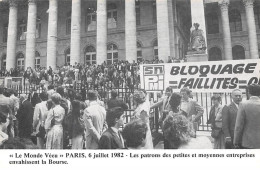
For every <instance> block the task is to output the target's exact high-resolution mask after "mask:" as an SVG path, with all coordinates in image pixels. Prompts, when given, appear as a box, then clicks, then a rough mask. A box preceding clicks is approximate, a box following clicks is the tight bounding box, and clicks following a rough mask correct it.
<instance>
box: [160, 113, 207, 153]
mask: <svg viewBox="0 0 260 171" xmlns="http://www.w3.org/2000/svg"><path fill="white" fill-rule="evenodd" d="M193 129H194V128H193V124H192V122H190V121H189V120H188V119H187V118H186V117H185V116H184V115H182V114H179V113H171V114H169V115H168V116H167V117H166V119H165V120H164V122H163V132H164V135H165V138H166V139H167V140H168V142H169V145H170V149H212V143H211V141H210V139H209V138H208V137H206V136H197V137H196V138H194V135H193V134H194V130H193Z"/></svg>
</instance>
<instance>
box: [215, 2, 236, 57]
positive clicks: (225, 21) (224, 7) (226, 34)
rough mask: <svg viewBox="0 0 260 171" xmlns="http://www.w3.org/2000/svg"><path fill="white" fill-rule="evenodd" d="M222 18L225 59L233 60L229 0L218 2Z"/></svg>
mask: <svg viewBox="0 0 260 171" xmlns="http://www.w3.org/2000/svg"><path fill="white" fill-rule="evenodd" d="M218 4H219V7H220V11H221V19H222V28H223V41H224V59H225V60H232V59H233V57H232V44H231V35H230V27H229V17H228V5H229V0H220V1H219V2H218Z"/></svg>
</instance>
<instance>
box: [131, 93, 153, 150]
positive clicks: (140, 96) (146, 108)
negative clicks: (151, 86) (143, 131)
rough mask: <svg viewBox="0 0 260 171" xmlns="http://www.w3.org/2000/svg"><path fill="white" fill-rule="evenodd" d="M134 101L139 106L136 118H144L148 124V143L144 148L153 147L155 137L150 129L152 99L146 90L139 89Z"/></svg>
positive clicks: (135, 114)
mask: <svg viewBox="0 0 260 171" xmlns="http://www.w3.org/2000/svg"><path fill="white" fill-rule="evenodd" d="M134 101H135V103H136V104H137V107H136V109H135V111H134V114H133V116H134V119H142V120H143V122H145V123H146V124H147V129H148V130H147V135H146V144H145V146H144V149H153V138H152V133H151V129H150V122H149V117H150V101H149V95H147V94H146V92H144V90H137V91H135V92H134Z"/></svg>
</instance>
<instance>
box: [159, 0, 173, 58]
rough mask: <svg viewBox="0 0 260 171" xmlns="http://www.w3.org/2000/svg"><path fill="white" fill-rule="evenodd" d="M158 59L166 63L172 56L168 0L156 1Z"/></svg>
mask: <svg viewBox="0 0 260 171" xmlns="http://www.w3.org/2000/svg"><path fill="white" fill-rule="evenodd" d="M156 11H157V38H158V58H159V60H163V61H164V62H167V61H168V57H169V56H170V55H171V44H170V27H169V15H168V0H156Z"/></svg>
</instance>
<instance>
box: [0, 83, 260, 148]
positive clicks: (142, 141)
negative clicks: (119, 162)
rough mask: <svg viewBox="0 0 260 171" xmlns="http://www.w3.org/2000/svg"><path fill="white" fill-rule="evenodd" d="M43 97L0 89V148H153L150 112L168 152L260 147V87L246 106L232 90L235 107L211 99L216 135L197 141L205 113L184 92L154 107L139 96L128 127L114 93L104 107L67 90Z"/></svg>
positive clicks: (93, 97) (91, 96)
mask: <svg viewBox="0 0 260 171" xmlns="http://www.w3.org/2000/svg"><path fill="white" fill-rule="evenodd" d="M49 88H50V89H49V90H48V91H43V92H42V93H40V94H39V95H38V94H37V93H36V92H35V91H31V92H30V93H29V95H26V94H21V95H20V97H18V96H17V93H16V91H15V90H11V89H4V88H2V87H1V88H0V147H1V148H4V149H12V148H20V149H25V148H35V149H153V148H154V146H155V144H154V142H153V137H152V131H151V128H150V124H149V117H150V110H151V109H153V108H156V107H159V108H160V121H159V122H160V127H161V130H162V133H163V144H164V148H165V149H202V148H206V149H211V148H214V149H224V148H260V147H259V144H260V141H259V140H260V136H259V132H260V127H259V123H260V113H259V111H260V98H259V97H260V86H259V85H257V84H253V85H249V86H248V89H247V90H248V95H249V99H248V100H245V101H242V92H241V90H238V89H236V90H233V92H232V103H231V104H228V105H225V106H223V105H222V104H221V101H222V100H221V96H220V95H219V94H215V95H214V96H213V97H212V104H213V105H212V108H211V110H210V114H209V120H208V124H210V125H211V128H212V132H211V136H212V138H213V139H214V143H213V144H214V145H213V146H212V142H211V141H210V139H209V137H206V136H197V133H196V131H197V128H198V125H199V124H200V120H201V117H202V115H203V113H204V110H203V107H202V106H200V105H199V104H198V103H197V102H196V101H194V100H193V99H192V96H191V91H190V90H189V89H188V88H186V87H184V88H182V89H181V91H180V93H173V92H172V89H171V88H170V87H169V88H167V89H166V92H165V95H164V96H163V97H162V98H161V99H159V101H158V102H157V103H155V104H153V105H151V103H150V101H149V93H146V92H145V90H142V89H139V90H136V91H135V92H134V95H133V99H134V101H135V104H136V107H135V110H134V112H133V115H132V116H131V121H130V122H129V123H126V124H125V117H126V115H125V113H124V111H125V110H127V109H128V105H127V104H126V103H125V102H123V101H122V100H120V99H119V98H118V97H117V91H114V90H113V91H112V92H111V99H109V100H108V102H106V103H104V102H103V101H101V100H100V99H99V98H98V92H97V91H95V90H90V91H89V92H88V93H87V97H86V98H87V100H85V101H84V100H82V96H81V95H80V94H75V95H74V96H73V97H74V98H73V99H70V98H68V97H67V96H66V92H65V90H64V88H63V87H62V86H59V87H56V88H55V89H53V87H49Z"/></svg>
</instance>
